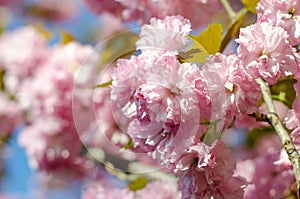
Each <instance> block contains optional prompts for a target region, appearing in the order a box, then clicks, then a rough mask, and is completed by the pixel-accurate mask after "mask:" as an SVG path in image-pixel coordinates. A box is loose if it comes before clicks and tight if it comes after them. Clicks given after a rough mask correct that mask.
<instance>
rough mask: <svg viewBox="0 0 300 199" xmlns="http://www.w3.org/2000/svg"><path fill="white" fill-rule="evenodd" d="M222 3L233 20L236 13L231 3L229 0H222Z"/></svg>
mask: <svg viewBox="0 0 300 199" xmlns="http://www.w3.org/2000/svg"><path fill="white" fill-rule="evenodd" d="M221 3H222V4H223V7H224V8H225V10H226V12H227V14H228V16H229V17H230V20H231V21H232V20H233V18H234V17H235V15H236V13H235V12H234V10H233V9H232V7H231V5H230V3H229V2H228V0H221Z"/></svg>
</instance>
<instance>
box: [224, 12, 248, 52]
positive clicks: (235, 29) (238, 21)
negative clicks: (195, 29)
mask: <svg viewBox="0 0 300 199" xmlns="http://www.w3.org/2000/svg"><path fill="white" fill-rule="evenodd" d="M247 12H248V10H247V9H246V8H243V9H241V10H240V11H239V12H238V13H237V14H236V16H235V18H234V19H233V20H232V22H231V24H230V25H229V27H228V29H227V32H226V34H225V36H224V39H223V41H222V44H221V48H220V52H222V51H223V50H224V49H225V47H226V46H227V44H228V42H229V41H230V40H231V39H232V38H234V37H237V36H238V34H239V31H240V28H241V26H242V22H243V20H244V18H245V16H246V14H247Z"/></svg>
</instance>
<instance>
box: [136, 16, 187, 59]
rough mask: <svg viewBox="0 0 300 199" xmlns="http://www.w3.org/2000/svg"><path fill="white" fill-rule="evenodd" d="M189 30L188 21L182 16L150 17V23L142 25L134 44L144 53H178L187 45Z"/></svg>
mask: <svg viewBox="0 0 300 199" xmlns="http://www.w3.org/2000/svg"><path fill="white" fill-rule="evenodd" d="M190 31H191V24H190V21H189V20H187V19H184V18H183V17H182V16H171V17H168V16H167V17H166V18H164V19H163V20H160V19H157V18H151V20H150V24H146V25H144V26H142V30H141V33H140V39H139V40H138V41H137V42H136V46H137V49H138V50H142V51H143V52H144V53H155V52H156V53H157V51H158V52H160V51H163V52H164V51H166V52H171V53H174V54H178V52H180V51H182V50H184V49H185V48H186V47H187V45H188V43H189V38H188V34H189V33H190ZM153 51H154V52H153Z"/></svg>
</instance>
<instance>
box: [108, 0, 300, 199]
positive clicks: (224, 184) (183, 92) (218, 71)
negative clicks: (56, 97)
mask: <svg viewBox="0 0 300 199" xmlns="http://www.w3.org/2000/svg"><path fill="white" fill-rule="evenodd" d="M299 4H300V3H298V2H297V1H287V2H286V1H268V0H266V1H261V2H260V3H259V4H258V6H257V12H258V19H257V22H256V23H255V24H253V25H250V26H248V27H245V28H241V29H240V35H239V37H238V39H236V42H237V43H238V44H239V46H238V48H237V54H233V53H229V54H221V53H217V54H215V55H211V56H210V57H209V58H208V59H207V61H206V62H205V63H204V64H203V65H197V64H193V63H189V62H184V63H182V62H180V61H179V60H178V56H180V52H182V51H184V50H186V49H187V48H188V44H189V38H188V35H189V34H190V31H191V24H190V21H189V20H187V19H185V18H183V17H182V16H167V17H165V18H164V19H159V18H152V19H151V20H150V24H149V25H147V24H146V25H144V26H142V28H141V33H140V39H139V40H138V41H137V43H136V47H137V50H140V52H141V53H140V54H139V55H138V56H131V58H130V59H119V60H118V63H117V66H116V68H115V69H114V71H113V72H112V91H111V99H112V103H113V106H114V108H115V111H116V112H121V114H123V115H124V117H126V118H128V119H129V122H128V125H127V133H128V135H129V136H130V137H131V138H132V140H133V142H134V145H135V146H138V147H141V148H142V149H144V150H145V151H146V152H147V153H148V154H149V155H150V156H152V157H153V158H155V159H158V160H159V161H160V162H161V164H162V165H163V166H165V167H166V168H168V169H169V170H170V171H171V172H173V173H174V175H175V176H177V177H178V178H179V182H178V186H179V189H180V190H181V191H182V197H183V198H210V197H214V198H242V197H243V192H244V188H245V187H246V186H247V185H248V183H251V182H247V181H246V180H245V179H244V178H243V177H242V176H238V175H236V174H234V170H235V167H236V166H235V165H236V163H235V161H234V160H233V158H232V157H231V153H230V150H229V149H228V148H227V146H226V145H225V144H224V143H223V142H222V141H218V140H215V139H216V138H215V139H213V140H212V141H208V139H207V137H209V136H210V134H212V133H216V132H218V131H220V130H222V129H226V128H228V127H230V126H231V125H232V123H233V122H234V121H235V120H244V119H247V118H248V115H250V114H253V113H255V112H257V111H259V107H258V104H259V100H260V99H261V93H260V87H259V85H258V84H257V83H256V82H255V81H254V80H255V79H257V78H262V79H263V80H264V81H266V82H267V83H268V84H269V85H274V84H276V83H277V81H278V80H279V79H280V78H282V77H284V76H289V75H295V74H296V71H297V70H299V61H298V60H299V59H298V56H299V55H298V52H297V49H296V47H297V44H298V42H299V36H298V34H299V33H300V32H299V30H300V29H299V28H298V23H299V15H297V10H298V7H299V6H300V5H299ZM274 13H275V14H274ZM274 15H276V16H274ZM297 74H298V73H297ZM297 74H296V79H297ZM298 85H299V84H298V83H297V84H295V90H296V93H297V97H296V100H295V102H294V104H296V103H298V101H299V100H298V96H299V94H298V90H299V89H298ZM294 106H296V105H294ZM294 112H295V111H294ZM291 114H292V113H291ZM296 116H297V114H296ZM218 120H220V121H218ZM207 121H210V125H212V122H213V121H217V123H216V130H215V131H216V132H211V126H210V125H207ZM292 122H293V123H292V124H288V127H289V128H295V125H296V124H297V125H298V123H299V120H295V119H294V118H292ZM297 127H298V128H299V125H298V126H297ZM296 131H297V128H296ZM295 134H296V133H295V131H294V132H293V133H292V137H293V139H294V141H295V142H296V137H297V136H296V135H295ZM296 143H297V142H296ZM278 151H279V150H278ZM277 158H278V159H279V157H277ZM266 159H268V161H269V162H270V164H272V165H273V162H274V161H276V160H278V159H276V158H275V159H274V160H270V158H268V156H266ZM265 161H267V160H265ZM254 164H256V163H255V161H254ZM281 164H282V163H281ZM281 164H280V163H278V165H279V166H280V165H281ZM274 167H275V166H274ZM284 168H287V170H288V172H291V170H290V169H291V165H288V166H287V167H284ZM276 169H277V168H276ZM277 172H279V171H277ZM289 179H290V181H291V179H292V177H289ZM247 180H248V178H247ZM249 180H251V178H250V179H249ZM252 180H253V181H254V179H252ZM266 181H267V179H266ZM270 181H271V180H270ZM285 183H286V182H285ZM255 187H256V191H258V188H257V187H259V185H258V184H255ZM261 187H262V186H261ZM282 187H283V188H282V189H286V188H288V187H287V186H286V185H282ZM277 191H278V190H277ZM271 194H274V191H273V192H272V193H271Z"/></svg>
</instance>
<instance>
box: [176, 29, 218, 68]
mask: <svg viewBox="0 0 300 199" xmlns="http://www.w3.org/2000/svg"><path fill="white" fill-rule="evenodd" d="M222 31H223V28H222V25H221V24H212V25H209V27H208V28H207V29H206V30H204V31H203V32H201V33H200V34H199V35H197V36H193V35H190V38H191V40H192V42H193V44H192V47H191V48H190V49H189V50H188V51H187V52H185V53H180V54H179V61H181V62H194V63H205V61H206V59H207V57H208V56H209V55H210V54H215V53H217V52H219V50H220V47H221V42H222Z"/></svg>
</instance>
